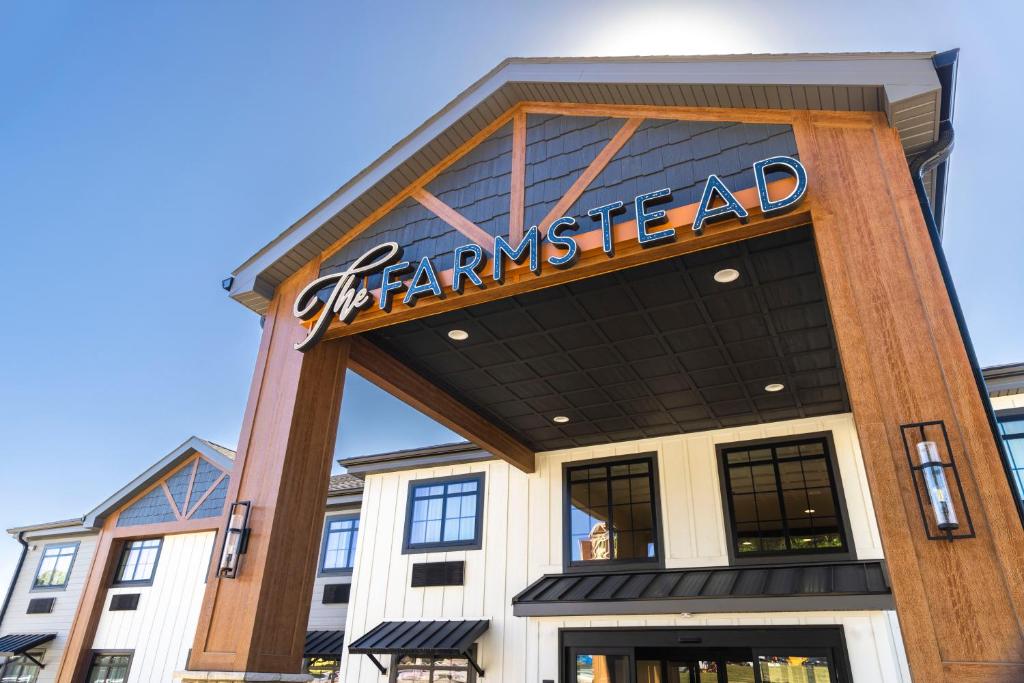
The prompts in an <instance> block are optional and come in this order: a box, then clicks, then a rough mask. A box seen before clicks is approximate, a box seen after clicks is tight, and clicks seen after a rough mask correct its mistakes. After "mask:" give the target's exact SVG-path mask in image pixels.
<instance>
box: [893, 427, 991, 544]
mask: <svg viewBox="0 0 1024 683" xmlns="http://www.w3.org/2000/svg"><path fill="white" fill-rule="evenodd" d="M900 433H901V434H902V436H903V450H904V451H905V452H906V454H907V464H908V465H909V466H910V475H911V477H912V478H913V480H914V494H915V495H916V496H917V507H918V509H919V510H920V511H921V521H922V522H923V523H924V530H925V533H926V534H927V535H928V540H930V541H942V540H946V541H955V540H958V539H961V538H974V535H975V534H974V524H973V523H972V522H971V513H970V511H969V510H968V509H967V499H966V498H965V497H964V487H963V485H962V484H961V483H960V472H959V471H958V470H957V467H956V461H955V460H954V458H953V449H952V447H951V446H950V443H949V434H947V433H946V423H945V422H943V421H942V420H933V421H930V422H913V423H910V424H905V425H900ZM950 477H952V480H953V483H954V484H955V485H956V486H955V495H954V491H953V489H952V488H951V486H950ZM961 517H962V521H961Z"/></svg>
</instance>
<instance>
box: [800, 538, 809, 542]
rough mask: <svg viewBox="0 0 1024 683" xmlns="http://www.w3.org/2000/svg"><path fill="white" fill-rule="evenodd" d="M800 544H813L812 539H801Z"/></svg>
mask: <svg viewBox="0 0 1024 683" xmlns="http://www.w3.org/2000/svg"><path fill="white" fill-rule="evenodd" d="M800 542H801V543H810V542H811V539H809V538H801V539H800Z"/></svg>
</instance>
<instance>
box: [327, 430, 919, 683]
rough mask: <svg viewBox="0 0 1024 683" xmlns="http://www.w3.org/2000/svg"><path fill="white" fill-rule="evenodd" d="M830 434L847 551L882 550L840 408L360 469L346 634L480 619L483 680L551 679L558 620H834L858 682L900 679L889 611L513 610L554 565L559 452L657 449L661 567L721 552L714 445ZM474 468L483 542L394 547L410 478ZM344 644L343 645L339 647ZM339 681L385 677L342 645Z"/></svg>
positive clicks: (564, 457)
mask: <svg viewBox="0 0 1024 683" xmlns="http://www.w3.org/2000/svg"><path fill="white" fill-rule="evenodd" d="M825 431H827V432H831V433H832V436H833V440H834V442H835V448H836V459H837V462H838V465H839V474H840V478H841V480H842V486H843V490H844V494H845V499H846V507H847V514H848V516H849V522H850V528H851V531H852V534H853V540H854V545H855V548H856V553H857V556H858V558H859V559H880V558H881V557H882V545H881V540H880V536H879V533H878V528H877V525H876V523H875V515H874V509H873V506H872V502H871V495H870V492H869V489H868V484H867V477H866V473H865V471H864V466H863V461H862V457H861V453H860V446H859V442H858V439H857V433H856V429H855V427H854V423H853V418H852V416H851V415H848V414H845V415H831V416H825V417H820V418H810V419H800V420H792V421H786V422H776V423H770V424H764V425H755V426H750V427H739V428H734V429H723V430H716V431H711V432H701V433H695V434H683V435H675V436H669V437H664V438H657V439H644V440H640V441H631V442H623V443H617V444H610V445H603V446H596V447H588V448H574V449H568V450H560V451H551V452H546V453H539V454H538V455H537V471H536V472H535V473H533V474H530V475H527V474H525V473H523V472H521V471H520V470H518V469H515V468H513V467H511V466H509V465H508V464H507V463H505V462H503V461H498V460H491V461H486V462H479V463H472V464H464V465H452V466H442V467H435V468H424V469H419V470H407V471H402V472H394V473H387V474H376V475H368V476H367V477H366V488H365V490H364V494H363V508H362V514H361V518H362V521H361V529H360V536H359V543H358V545H357V548H356V560H355V564H356V568H355V572H354V585H353V590H352V602H351V605H350V607H351V609H350V610H349V612H348V619H347V623H346V627H345V640H346V646H347V644H348V643H349V642H351V641H352V640H354V639H356V638H358V637H360V636H362V635H363V634H365V633H366V632H367V631H369V630H370V629H372V628H373V627H375V626H376V625H377V624H379V623H380V622H382V621H386V620H416V619H489V620H490V627H489V630H488V631H487V633H486V634H484V636H483V637H482V638H481V639H480V642H479V650H478V655H479V657H480V660H481V665H482V666H483V667H484V669H485V670H486V672H487V675H486V679H485V680H487V681H492V682H501V681H504V682H507V683H524V682H527V683H540V681H541V680H543V679H553V680H558V671H557V669H558V663H559V656H558V652H557V643H558V637H557V635H558V630H559V629H560V628H570V627H571V628H575V627H598V626H602V627H609V626H627V625H628V626H637V625H650V626H655V625H658V626H699V625H705V624H706V625H744V626H746V625H771V624H779V625H782V624H842V625H843V626H844V627H845V629H846V633H847V639H848V643H847V644H848V647H849V654H850V658H851V663H852V665H853V666H854V680H855V681H856V682H857V683H861V682H863V683H869V682H870V683H877V682H879V681H886V682H888V681H896V682H903V681H909V680H910V679H909V676H908V674H907V673H906V664H905V656H904V654H903V651H902V645H901V639H900V635H899V628H898V625H897V622H896V616H895V613H892V612H883V611H873V612H833V613H813V612H807V613H793V614H777V613H773V614H721V615H713V614H705V615H699V616H696V617H693V618H689V619H683V618H682V617H680V616H665V615H662V616H649V617H643V616H638V617H633V616H630V617H606V618H596V617H587V618H561V617H529V618H522V617H514V616H513V615H512V598H513V597H514V596H515V595H516V594H517V593H519V592H520V591H522V590H523V589H524V588H526V587H527V586H528V585H529V584H530V583H532V582H533V581H535V580H537V579H538V578H540V577H541V576H543V575H544V574H549V573H561V572H562V571H563V568H562V480H561V477H562V464H563V463H565V462H570V461H579V460H589V459H592V458H601V457H607V456H614V455H625V454H631V453H647V452H655V453H657V459H658V469H659V486H660V496H661V505H662V516H663V529H664V530H663V543H664V552H665V558H666V559H665V563H666V566H667V567H670V568H682V567H708V566H723V565H727V564H728V550H727V542H728V541H727V532H726V529H725V523H724V517H723V507H722V495H721V489H720V486H719V474H718V464H717V454H716V450H715V446H716V444H722V443H732V442H740V441H749V440H753V439H762V438H769V437H776V436H788V435H798V434H808V433H815V432H825ZM470 472H483V473H485V475H486V476H485V487H484V490H485V499H484V526H483V548H482V549H481V550H464V551H452V552H435V553H422V554H413V555H404V554H402V542H403V535H404V531H405V530H404V526H405V513H406V502H407V495H408V490H409V483H410V482H411V481H413V480H417V479H429V478H433V477H444V476H451V475H457V474H466V473H470ZM452 560H463V561H465V563H466V571H465V577H466V578H465V585H463V586H446V587H432V588H411V587H410V579H411V572H412V565H413V564H415V563H419V562H437V561H452ZM346 652H347V649H346ZM342 669H343V675H342V680H344V681H346V683H370V682H374V683H380V681H382V680H384V679H383V678H382V677H381V676H380V674H379V672H378V671H377V669H376V668H375V667H374V666H373V664H372V663H371V662H370V661H369V660H368V659H367V658H366V657H365V656H362V655H348V654H346V655H345V661H344V663H343V666H342Z"/></svg>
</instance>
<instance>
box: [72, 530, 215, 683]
mask: <svg viewBox="0 0 1024 683" xmlns="http://www.w3.org/2000/svg"><path fill="white" fill-rule="evenodd" d="M215 537H216V533H215V532H213V531H204V532H200V533H191V534H174V535H171V536H165V537H164V539H163V546H162V547H161V548H160V559H159V561H158V563H157V568H156V573H155V575H154V577H153V584H152V585H151V586H113V587H111V588H110V589H109V590H108V591H107V596H106V599H105V602H104V605H103V612H102V614H101V616H100V621H99V625H98V626H97V628H96V636H95V638H94V639H93V645H92V649H93V650H97V651H102V650H132V651H133V652H134V654H133V656H132V662H131V670H130V671H129V673H128V680H127V683H151V682H154V681H170V680H171V675H172V673H173V672H175V671H181V670H184V669H185V665H186V660H187V658H188V651H189V648H190V647H192V639H193V638H194V636H195V632H196V625H197V623H198V620H199V608H200V606H201V605H202V602H203V593H204V592H205V590H206V583H205V579H206V572H207V570H208V569H209V566H210V556H211V555H210V553H211V552H212V549H213V544H214V539H215ZM120 593H139V594H140V595H139V605H138V609H136V610H132V611H117V612H111V611H110V600H111V598H112V596H114V595H117V594H120Z"/></svg>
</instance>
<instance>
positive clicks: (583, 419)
mask: <svg viewBox="0 0 1024 683" xmlns="http://www.w3.org/2000/svg"><path fill="white" fill-rule="evenodd" d="M724 269H733V270H735V271H737V273H738V277H737V278H736V279H735V280H733V281H731V282H719V281H717V280H716V274H717V273H719V272H720V271H722V270H724ZM453 330H462V331H463V332H465V333H467V334H468V337H467V338H466V339H465V340H462V341H453V340H452V339H451V338H449V333H450V332H452V331H453ZM367 337H368V338H369V340H370V341H371V342H372V343H374V344H375V345H376V346H378V347H379V348H380V349H382V350H383V351H385V352H386V353H388V354H390V355H391V356H393V357H395V358H397V359H398V360H399V361H400V362H401V363H402V364H403V365H405V366H407V367H408V368H411V369H412V370H414V371H415V372H417V373H418V374H420V375H421V376H422V377H424V378H425V379H426V380H428V381H429V382H430V384H431V385H433V386H435V387H440V388H441V389H443V390H444V391H445V392H446V393H447V394H449V395H452V396H455V397H456V398H458V400H459V401H461V402H462V403H464V404H466V405H468V406H470V407H471V408H472V409H474V410H475V411H476V412H478V413H480V414H481V415H483V416H485V417H486V418H487V419H488V420H490V421H491V422H492V423H493V424H495V425H497V426H499V427H500V428H501V429H502V430H503V431H505V432H507V433H508V434H511V435H513V436H514V437H515V438H516V439H518V440H520V441H522V442H523V443H525V444H526V445H527V446H528V447H529V448H531V449H532V450H534V451H544V450H553V449H558V448H570V447H574V446H587V445H594V444H600V443H609V442H614V441H625V440H631V439H641V438H648V437H657V436H665V435H667V434H678V433H684V432H695V431H703V430H708V429H721V428H725V427H734V426H739V425H746V424H755V423H760V422H770V421H775V420H786V419H794V418H800V417H810V416H814V415H822V414H827V413H839V412H845V411H848V410H849V403H848V399H847V394H846V387H845V382H844V379H843V372H842V368H841V367H840V360H839V352H838V349H837V347H836V341H835V334H834V332H833V330H832V324H831V319H830V315H829V310H828V304H827V302H826V297H825V289H824V285H823V283H822V279H821V274H820V272H819V266H818V257H817V253H816V251H815V245H814V240H813V237H812V235H811V230H810V229H809V228H797V229H793V230H787V231H783V232H779V233H775V234H772V235H767V236H764V237H759V238H756V239H751V240H746V241H743V242H736V243H733V244H729V245H725V246H721V247H716V248H713V249H708V250H704V251H701V252H697V253H693V254H688V255H685V256H681V257H677V258H674V259H669V260H666V261H661V262H656V263H652V264H648V265H645V266H640V267H635V268H630V269H626V270H621V271H617V272H614V273H609V274H607V275H603V276H600V277H596V278H591V279H589V280H585V281H579V282H573V283H569V284H565V285H560V286H557V287H552V288H549V289H545V290H541V291H538V292H532V293H530V294H524V295H518V296H513V297H508V298H506V299H501V300H498V301H493V302H489V303H485V304H480V305H478V306H473V307H469V308H463V309H458V310H455V311H451V312H448V313H442V314H439V315H435V316H432V317H429V318H422V319H419V320H413V321H410V322H407V323H402V324H399V325H393V326H391V327H385V328H382V329H380V330H376V331H373V332H371V333H369V334H368V335H367ZM769 385H781V389H779V390H778V391H766V389H765V387H767V386H769ZM773 388H775V387H773ZM555 418H559V419H558V420H556V419H555ZM561 418H567V421H564V422H563V421H562V420H561Z"/></svg>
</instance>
